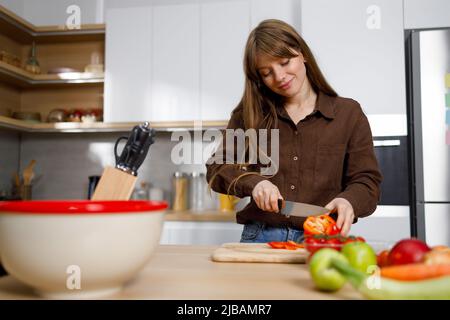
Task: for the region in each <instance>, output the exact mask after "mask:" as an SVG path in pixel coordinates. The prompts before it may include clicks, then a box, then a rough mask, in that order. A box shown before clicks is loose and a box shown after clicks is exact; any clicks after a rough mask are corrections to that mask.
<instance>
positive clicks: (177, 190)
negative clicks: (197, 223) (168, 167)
mask: <svg viewBox="0 0 450 320" xmlns="http://www.w3.org/2000/svg"><path fill="white" fill-rule="evenodd" d="M188 187H189V186H188V175H187V174H186V173H184V172H175V173H174V174H173V177H172V188H173V203H172V210H173V211H183V210H187V208H188Z"/></svg>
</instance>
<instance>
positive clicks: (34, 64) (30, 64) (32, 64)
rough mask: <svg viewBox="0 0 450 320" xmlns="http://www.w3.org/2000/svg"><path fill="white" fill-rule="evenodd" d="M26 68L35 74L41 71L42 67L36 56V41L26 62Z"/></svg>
mask: <svg viewBox="0 0 450 320" xmlns="http://www.w3.org/2000/svg"><path fill="white" fill-rule="evenodd" d="M25 70H26V71H28V72H31V73H34V74H39V73H41V67H40V65H39V62H38V60H37V58H36V44H35V43H34V42H33V45H32V46H31V51H30V57H29V58H28V60H27V63H26V64H25Z"/></svg>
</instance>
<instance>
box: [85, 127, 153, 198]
mask: <svg viewBox="0 0 450 320" xmlns="http://www.w3.org/2000/svg"><path fill="white" fill-rule="evenodd" d="M154 136H155V130H154V129H151V128H150V126H149V123H148V122H145V123H144V124H141V125H138V126H135V127H134V128H133V130H132V131H131V134H130V136H129V137H120V138H119V139H118V140H117V141H116V144H115V145H114V155H115V158H116V166H115V167H114V168H113V167H106V168H105V170H104V172H103V174H102V177H101V178H100V181H99V182H98V185H97V187H96V188H95V192H94V195H93V196H92V200H129V199H130V196H131V194H132V192H133V190H134V186H135V184H136V180H137V170H138V169H139V167H140V166H141V164H142V163H143V162H144V160H145V158H146V156H147V153H148V149H149V148H150V145H152V144H153V143H154ZM123 139H127V143H126V144H125V147H124V148H123V150H122V153H121V154H120V156H119V155H118V154H117V146H118V144H119V142H120V141H121V140H123Z"/></svg>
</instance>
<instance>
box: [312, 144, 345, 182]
mask: <svg viewBox="0 0 450 320" xmlns="http://www.w3.org/2000/svg"><path fill="white" fill-rule="evenodd" d="M344 159H345V145H344V144H335V145H319V146H318V148H317V154H316V161H315V166H314V189H315V190H336V189H338V190H340V189H341V186H342V176H343V171H344Z"/></svg>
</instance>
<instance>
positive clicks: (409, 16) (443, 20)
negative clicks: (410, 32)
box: [403, 0, 450, 29]
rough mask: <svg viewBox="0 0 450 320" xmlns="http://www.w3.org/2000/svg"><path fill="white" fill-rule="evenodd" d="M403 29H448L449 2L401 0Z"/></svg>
mask: <svg viewBox="0 0 450 320" xmlns="http://www.w3.org/2000/svg"><path fill="white" fill-rule="evenodd" d="M403 6H404V10H405V24H404V25H405V29H428V28H449V27H450V19H449V12H450V1H448V0H427V1H423V0H403Z"/></svg>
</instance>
